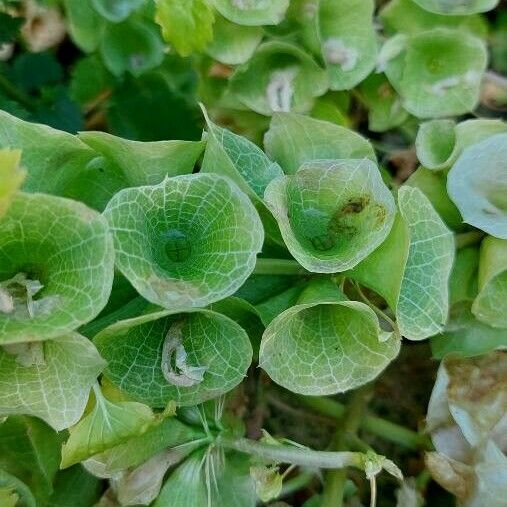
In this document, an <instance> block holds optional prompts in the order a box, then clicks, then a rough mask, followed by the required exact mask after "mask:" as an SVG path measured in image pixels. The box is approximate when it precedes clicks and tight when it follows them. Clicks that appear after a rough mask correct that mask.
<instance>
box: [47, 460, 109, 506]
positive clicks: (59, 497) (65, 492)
mask: <svg viewBox="0 0 507 507" xmlns="http://www.w3.org/2000/svg"><path fill="white" fill-rule="evenodd" d="M101 492H102V483H101V481H100V480H98V479H97V478H96V477H93V475H91V474H89V473H88V472H87V471H86V470H85V469H84V468H83V467H82V466H81V465H74V466H72V467H70V468H67V469H66V470H62V471H61V472H59V473H58V474H57V476H56V480H55V483H54V491H53V494H52V495H51V498H50V500H49V502H50V503H49V505H50V507H91V506H94V505H95V503H96V502H97V501H98V500H99V498H100V495H101Z"/></svg>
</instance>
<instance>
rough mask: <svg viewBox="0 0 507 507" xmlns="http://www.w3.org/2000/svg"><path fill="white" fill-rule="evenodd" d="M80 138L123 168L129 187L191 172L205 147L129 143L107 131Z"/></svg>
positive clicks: (193, 143)
mask: <svg viewBox="0 0 507 507" xmlns="http://www.w3.org/2000/svg"><path fill="white" fill-rule="evenodd" d="M78 137H79V139H80V140H81V141H83V142H84V143H85V144H87V145H88V146H90V147H91V148H92V149H94V150H95V151H96V152H98V153H100V154H101V155H103V156H104V157H106V158H107V159H108V160H110V161H112V162H113V163H114V164H115V165H116V166H118V167H119V168H121V171H122V173H123V175H124V177H125V179H126V181H128V183H129V186H140V185H153V184H156V183H160V182H161V181H162V180H163V179H164V177H166V176H177V175H179V174H189V173H191V172H192V170H193V168H194V165H195V163H196V162H197V159H198V158H199V157H200V155H201V152H202V150H203V148H204V143H203V142H196V141H154V142H139V141H129V140H128V139H122V138H121V137H116V136H113V135H111V134H107V133H105V132H80V133H79V136H78Z"/></svg>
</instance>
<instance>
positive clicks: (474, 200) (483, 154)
mask: <svg viewBox="0 0 507 507" xmlns="http://www.w3.org/2000/svg"><path fill="white" fill-rule="evenodd" d="M506 152H507V134H496V135H494V136H492V137H489V138H487V139H485V140H484V141H481V142H478V143H476V144H474V145H472V146H470V147H469V148H467V149H466V150H464V151H463V153H462V155H461V156H460V157H459V158H458V160H457V161H456V163H455V164H454V165H453V167H452V169H451V171H450V172H449V176H448V180H447V191H448V192H449V197H450V198H451V199H452V200H453V202H454V204H456V206H457V207H458V209H459V210H460V212H461V215H462V216H463V220H464V221H465V222H467V223H469V224H471V225H474V226H475V227H478V228H479V229H482V230H483V231H485V232H487V233H488V234H491V235H492V236H495V237H497V238H502V239H507V213H506V210H507V205H506V202H507V194H506V192H505V188H506V185H507V172H506V171H505V167H506V157H505V154H506Z"/></svg>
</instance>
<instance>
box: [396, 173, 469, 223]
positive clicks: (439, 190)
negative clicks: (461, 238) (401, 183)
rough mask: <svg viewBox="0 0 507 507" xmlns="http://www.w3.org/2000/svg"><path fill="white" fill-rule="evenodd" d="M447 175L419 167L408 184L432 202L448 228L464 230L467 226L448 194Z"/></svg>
mask: <svg viewBox="0 0 507 507" xmlns="http://www.w3.org/2000/svg"><path fill="white" fill-rule="evenodd" d="M446 183H447V180H446V175H445V174H444V173H439V172H436V171H431V170H429V169H426V167H419V169H417V171H415V172H413V173H412V174H411V175H410V177H409V178H408V180H407V181H406V184H407V185H408V186H410V187H416V188H418V189H419V190H420V191H421V192H422V193H423V194H424V195H425V196H426V197H427V198H428V200H429V201H430V202H431V205H432V206H433V208H435V211H436V212H437V213H438V214H439V215H440V218H441V219H442V220H443V221H444V222H445V223H446V225H447V226H448V227H450V228H451V229H454V230H456V231H460V230H463V229H464V228H465V227H466V225H465V224H464V223H463V219H462V218H461V215H460V212H459V211H458V208H456V206H455V204H454V203H453V202H452V201H451V199H450V198H449V196H448V194H447V188H446Z"/></svg>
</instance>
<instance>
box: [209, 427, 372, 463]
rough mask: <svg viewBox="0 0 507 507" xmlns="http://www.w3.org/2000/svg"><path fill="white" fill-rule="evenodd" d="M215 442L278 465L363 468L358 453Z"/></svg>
mask: <svg viewBox="0 0 507 507" xmlns="http://www.w3.org/2000/svg"><path fill="white" fill-rule="evenodd" d="M216 442H217V445H221V446H222V447H224V448H226V449H233V450H235V451H239V452H243V453H246V454H251V455H252V456H256V457H258V458H261V459H264V460H267V461H276V462H279V463H291V464H293V465H299V466H304V467H313V468H326V469H329V468H343V467H355V468H359V469H361V470H362V469H363V466H364V454H362V453H360V452H330V451H314V450H312V449H305V448H301V447H294V446H291V445H282V444H280V445H272V444H265V443H263V442H259V441H257V440H250V439H248V438H233V437H228V436H225V435H221V436H220V437H218V438H217V441H216Z"/></svg>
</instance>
